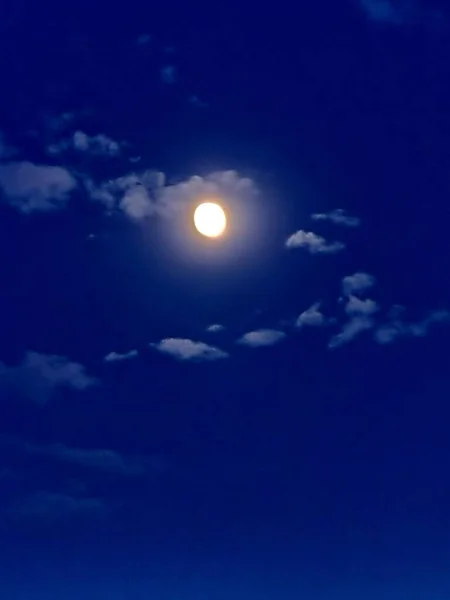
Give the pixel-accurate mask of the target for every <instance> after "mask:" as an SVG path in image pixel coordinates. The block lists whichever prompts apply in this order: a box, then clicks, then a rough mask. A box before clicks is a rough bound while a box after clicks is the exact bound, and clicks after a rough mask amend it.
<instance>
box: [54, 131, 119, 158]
mask: <svg viewBox="0 0 450 600" xmlns="http://www.w3.org/2000/svg"><path fill="white" fill-rule="evenodd" d="M68 149H74V150H77V151H78V152H84V153H87V154H92V155H96V156H118V155H119V154H120V145H119V144H118V143H117V142H115V141H114V140H113V139H111V138H109V137H108V136H106V135H104V134H102V133H100V134H98V135H93V136H89V135H88V134H87V133H84V132H83V131H76V132H75V133H74V134H73V136H72V138H71V139H70V140H64V141H62V142H60V143H59V144H52V145H50V146H49V147H48V148H47V150H48V152H49V153H50V154H60V153H61V152H64V151H66V150H68Z"/></svg>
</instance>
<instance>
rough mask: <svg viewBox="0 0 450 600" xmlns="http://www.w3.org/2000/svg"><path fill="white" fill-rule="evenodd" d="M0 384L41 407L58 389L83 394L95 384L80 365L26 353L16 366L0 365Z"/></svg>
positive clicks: (45, 355)
mask: <svg viewBox="0 0 450 600" xmlns="http://www.w3.org/2000/svg"><path fill="white" fill-rule="evenodd" d="M0 383H1V384H2V385H4V386H6V387H7V388H8V387H10V388H12V389H14V390H16V391H17V392H19V393H20V394H22V395H24V396H26V397H28V398H30V399H31V400H34V401H35V402H37V403H39V404H45V403H46V402H47V401H48V400H49V399H50V397H51V395H52V394H53V392H54V391H55V390H56V389H58V388H60V387H67V388H71V389H74V390H78V391H83V390H85V389H87V388H89V387H91V386H93V385H96V384H97V383H98V381H97V380H96V379H95V378H94V377H91V376H90V375H88V374H87V373H86V370H85V367H83V365H81V364H79V363H76V362H72V361H70V360H68V359H67V358H65V357H64V356H55V355H48V354H39V353H37V352H28V353H27V354H26V355H25V358H24V360H23V362H22V363H21V364H20V365H18V366H16V367H8V366H6V365H5V364H4V363H0Z"/></svg>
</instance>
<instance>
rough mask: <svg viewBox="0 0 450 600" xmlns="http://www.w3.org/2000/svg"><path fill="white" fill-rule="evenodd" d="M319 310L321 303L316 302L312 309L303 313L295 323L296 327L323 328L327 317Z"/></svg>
mask: <svg viewBox="0 0 450 600" xmlns="http://www.w3.org/2000/svg"><path fill="white" fill-rule="evenodd" d="M319 308H320V302H316V304H313V305H312V306H311V307H310V308H308V309H307V310H305V311H304V312H302V314H301V315H300V316H299V317H298V319H297V321H296V323H295V325H296V327H304V326H307V327H322V326H323V325H325V323H326V320H325V317H324V315H323V314H322V313H321V312H320V310H319Z"/></svg>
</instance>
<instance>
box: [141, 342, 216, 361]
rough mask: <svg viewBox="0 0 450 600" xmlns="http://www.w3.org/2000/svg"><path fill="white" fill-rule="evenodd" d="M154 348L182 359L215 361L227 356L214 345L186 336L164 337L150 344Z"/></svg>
mask: <svg viewBox="0 0 450 600" xmlns="http://www.w3.org/2000/svg"><path fill="white" fill-rule="evenodd" d="M150 345H151V346H152V347H153V348H155V350H157V351H158V352H161V353H162V354H167V355H169V356H172V357H173V358H176V359H178V360H182V361H197V362H203V361H215V360H221V359H223V358H228V354H227V353H226V352H224V351H223V350H220V349H219V348H216V347H215V346H210V345H209V344H205V343H204V342H196V341H193V340H190V339H187V338H165V339H163V340H161V341H160V342H158V343H156V344H150Z"/></svg>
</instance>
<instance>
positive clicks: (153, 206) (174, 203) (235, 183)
mask: <svg viewBox="0 0 450 600" xmlns="http://www.w3.org/2000/svg"><path fill="white" fill-rule="evenodd" d="M86 188H87V191H88V193H89V194H90V196H91V198H92V199H93V200H96V201H98V202H101V203H102V204H104V205H105V206H106V207H107V208H108V209H109V210H113V209H118V210H122V211H123V212H125V214H126V215H127V216H129V217H130V218H132V219H142V218H145V217H149V216H152V215H160V216H164V217H171V216H173V215H175V214H176V213H177V212H179V211H180V210H183V209H185V208H186V207H188V206H190V204H191V203H192V202H194V201H198V200H199V199H200V198H204V197H211V196H220V197H223V198H228V197H231V198H241V197H242V198H243V200H245V198H246V197H249V196H251V195H254V194H256V193H257V190H256V186H255V184H254V183H253V181H252V180H251V179H248V178H246V177H240V176H239V174H238V173H237V172H236V171H217V172H213V173H211V174H209V175H207V176H206V177H199V176H193V177H190V178H189V179H187V180H185V181H182V182H180V183H177V184H173V185H167V184H166V181H165V176H164V173H161V172H159V171H151V170H148V171H143V172H141V173H129V174H128V175H125V176H123V177H119V178H117V179H114V180H111V181H107V182H103V183H101V184H99V185H95V184H94V183H93V182H92V181H89V180H88V181H86Z"/></svg>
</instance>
